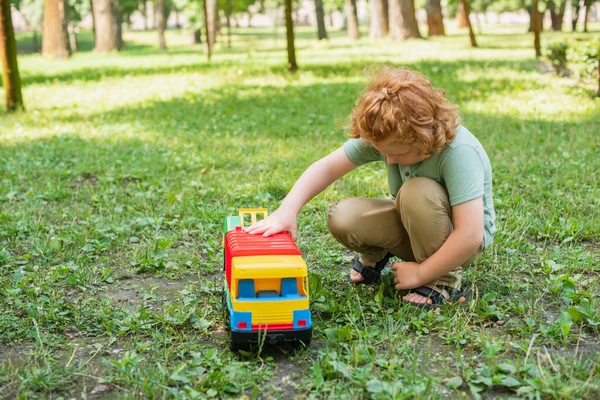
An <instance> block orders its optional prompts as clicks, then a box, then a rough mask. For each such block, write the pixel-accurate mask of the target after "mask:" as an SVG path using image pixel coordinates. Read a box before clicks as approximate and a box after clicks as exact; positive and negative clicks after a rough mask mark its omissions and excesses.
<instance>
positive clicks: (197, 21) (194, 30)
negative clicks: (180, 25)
mask: <svg viewBox="0 0 600 400" xmlns="http://www.w3.org/2000/svg"><path fill="white" fill-rule="evenodd" d="M176 1H178V3H177V5H178V7H179V8H180V9H181V10H182V11H183V12H184V14H185V16H186V18H187V21H188V25H189V28H190V29H191V37H192V43H193V44H199V43H202V28H204V1H203V0H189V1H188V0H176Z"/></svg>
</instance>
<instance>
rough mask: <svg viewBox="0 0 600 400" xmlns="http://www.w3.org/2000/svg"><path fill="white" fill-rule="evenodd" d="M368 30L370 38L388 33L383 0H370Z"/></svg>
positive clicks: (385, 8) (380, 36)
mask: <svg viewBox="0 0 600 400" xmlns="http://www.w3.org/2000/svg"><path fill="white" fill-rule="evenodd" d="M369 6H370V11H371V12H370V17H371V18H370V20H371V24H370V31H369V36H370V37H372V38H382V37H384V36H386V35H387V34H388V31H389V26H388V18H387V7H386V5H385V1H384V0H370V1H369Z"/></svg>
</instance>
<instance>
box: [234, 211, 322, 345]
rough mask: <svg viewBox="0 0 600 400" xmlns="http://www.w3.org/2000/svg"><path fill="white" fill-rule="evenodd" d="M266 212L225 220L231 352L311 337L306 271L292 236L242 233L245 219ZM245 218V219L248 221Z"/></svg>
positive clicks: (303, 342)
mask: <svg viewBox="0 0 600 400" xmlns="http://www.w3.org/2000/svg"><path fill="white" fill-rule="evenodd" d="M260 214H262V215H263V216H264V217H265V218H266V217H267V216H268V211H267V209H261V208H259V209H240V210H239V215H235V216H229V217H227V218H226V220H225V229H224V231H225V238H224V241H223V245H224V259H225V260H224V270H225V279H224V283H223V310H224V314H225V322H226V325H227V326H228V328H229V347H230V349H231V350H233V351H235V350H247V349H250V348H252V347H258V346H259V345H263V344H269V345H274V344H290V345H292V346H295V347H299V346H308V345H309V344H310V341H311V338H312V322H311V314H310V309H309V294H308V274H307V267H306V263H305V261H304V259H303V258H302V254H301V253H300V249H298V247H297V246H296V244H295V243H294V241H293V239H292V238H291V236H290V235H289V234H288V233H287V232H285V233H278V234H276V235H272V236H269V237H263V236H262V235H250V234H249V233H247V232H246V231H244V219H246V220H247V219H249V220H250V221H249V222H250V223H255V222H256V221H257V216H258V215H260ZM247 217H249V218H247Z"/></svg>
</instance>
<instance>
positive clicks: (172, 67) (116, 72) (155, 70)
mask: <svg viewBox="0 0 600 400" xmlns="http://www.w3.org/2000/svg"><path fill="white" fill-rule="evenodd" d="M185 53H186V54H189V53H187V52H185ZM374 64H375V65H399V64H398V63H393V62H386V61H377V62H376V63H373V62H365V61H353V62H345V63H328V64H310V63H306V64H302V65H301V70H300V73H310V74H312V75H314V76H316V77H319V78H329V77H348V76H364V74H363V71H364V70H365V68H367V67H370V66H372V65H374ZM400 65H403V66H407V67H410V68H412V69H414V70H416V71H419V72H421V73H422V74H424V75H426V76H428V77H429V78H430V79H433V80H440V79H441V80H442V81H449V79H448V78H449V77H450V78H456V77H457V76H458V74H459V71H462V70H464V69H466V68H470V69H471V70H477V69H514V70H515V71H536V70H537V62H536V61H535V60H534V59H531V60H525V61H490V60H456V61H444V62H443V63H441V62H440V61H435V60H431V61H429V60H426V61H418V62H412V63H405V64H400ZM240 67H243V68H244V74H245V76H257V75H264V74H265V73H271V74H278V75H283V76H287V77H288V78H289V79H290V80H294V79H295V78H294V76H295V75H294V74H290V73H289V72H288V71H287V69H286V67H285V65H283V63H282V64H281V65H278V64H263V65H257V64H251V65H248V64H245V65H242V64H240V63H239V62H237V61H234V60H222V61H218V62H214V63H207V62H193V61H192V62H189V63H188V62H183V63H178V64H169V65H160V66H147V67H114V66H108V67H95V68H92V67H90V68H81V69H78V70H71V71H68V72H61V73H58V74H36V75H30V76H27V75H25V76H22V78H21V79H22V84H23V85H31V84H43V83H46V82H48V81H53V82H59V83H69V82H74V81H84V82H95V81H100V80H102V79H106V78H114V77H123V76H125V75H127V76H146V75H162V74H176V73H179V72H185V73H193V72H200V73H206V72H217V71H219V72H222V71H223V70H224V69H236V70H237V69H239V68H240ZM486 82H489V83H492V84H494V83H495V86H499V84H500V83H502V84H504V85H505V87H506V90H511V89H514V88H515V86H516V85H518V84H527V83H526V82H527V81H526V80H523V79H517V78H515V79H511V80H497V79H494V78H493V77H490V78H489V79H481V80H479V81H478V83H477V85H482V84H486ZM530 85H531V84H530ZM539 87H540V88H541V87H542V86H541V85H539ZM466 88H468V85H467V87H466Z"/></svg>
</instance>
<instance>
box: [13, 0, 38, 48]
mask: <svg viewBox="0 0 600 400" xmlns="http://www.w3.org/2000/svg"><path fill="white" fill-rule="evenodd" d="M12 4H13V5H14V6H15V8H16V9H17V11H19V14H21V18H23V20H24V21H25V23H26V24H27V25H29V27H30V28H31V35H32V36H31V46H32V47H33V52H34V53H37V52H38V51H40V43H39V39H38V28H39V27H40V26H41V25H42V19H43V18H44V0H12Z"/></svg>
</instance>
